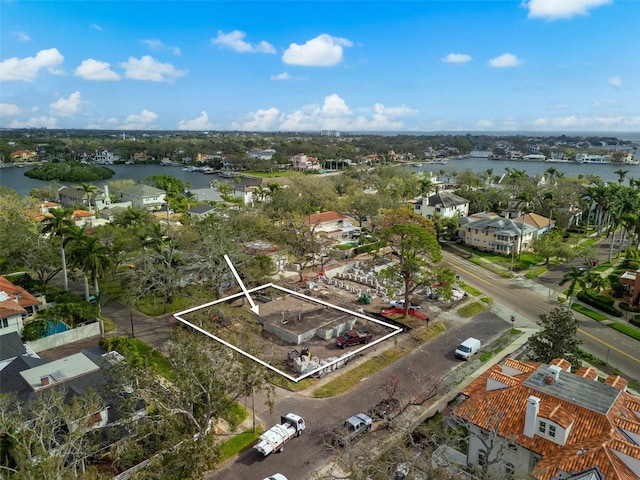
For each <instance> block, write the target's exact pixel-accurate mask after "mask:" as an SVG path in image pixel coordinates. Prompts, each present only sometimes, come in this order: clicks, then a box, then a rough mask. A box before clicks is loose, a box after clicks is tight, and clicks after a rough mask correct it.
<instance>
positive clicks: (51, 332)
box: [45, 320, 69, 337]
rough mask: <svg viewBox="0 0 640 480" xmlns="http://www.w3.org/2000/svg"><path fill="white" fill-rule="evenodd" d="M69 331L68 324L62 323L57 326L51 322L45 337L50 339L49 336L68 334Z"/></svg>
mask: <svg viewBox="0 0 640 480" xmlns="http://www.w3.org/2000/svg"><path fill="white" fill-rule="evenodd" d="M67 330H69V327H68V326H67V324H66V323H64V322H60V323H58V324H57V325H56V324H55V323H53V322H52V321H51V320H49V328H47V333H46V335H45V337H49V336H51V335H54V334H56V333H62V332H66V331H67Z"/></svg>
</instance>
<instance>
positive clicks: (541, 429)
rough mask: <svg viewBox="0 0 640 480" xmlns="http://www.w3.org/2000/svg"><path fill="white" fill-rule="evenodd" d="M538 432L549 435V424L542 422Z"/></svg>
mask: <svg viewBox="0 0 640 480" xmlns="http://www.w3.org/2000/svg"><path fill="white" fill-rule="evenodd" d="M538 432H540V433H547V422H540V424H539V425H538Z"/></svg>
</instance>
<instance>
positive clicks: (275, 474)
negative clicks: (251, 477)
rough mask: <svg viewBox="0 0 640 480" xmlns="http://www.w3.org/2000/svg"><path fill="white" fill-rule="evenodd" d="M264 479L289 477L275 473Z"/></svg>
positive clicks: (279, 479)
mask: <svg viewBox="0 0 640 480" xmlns="http://www.w3.org/2000/svg"><path fill="white" fill-rule="evenodd" d="M264 480H287V477H285V476H284V475H283V474H281V473H274V474H273V475H271V476H270V477H267V478H265V479H264Z"/></svg>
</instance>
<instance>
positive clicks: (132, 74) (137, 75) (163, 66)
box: [120, 55, 188, 83]
mask: <svg viewBox="0 0 640 480" xmlns="http://www.w3.org/2000/svg"><path fill="white" fill-rule="evenodd" d="M120 66H121V67H122V68H124V69H125V74H124V75H125V77H127V78H130V79H132V80H147V81H150V82H167V83H173V82H174V81H175V79H176V78H178V77H184V76H185V75H186V74H187V73H188V71H187V70H176V68H175V67H174V66H173V65H171V64H170V63H160V62H158V61H157V60H156V59H155V58H153V57H151V56H149V55H144V56H143V57H141V58H140V59H137V58H134V57H129V60H128V61H127V62H123V63H121V64H120Z"/></svg>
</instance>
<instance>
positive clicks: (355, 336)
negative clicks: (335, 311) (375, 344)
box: [336, 330, 373, 348]
mask: <svg viewBox="0 0 640 480" xmlns="http://www.w3.org/2000/svg"><path fill="white" fill-rule="evenodd" d="M372 338H373V335H371V334H370V333H369V332H367V331H364V332H358V331H357V330H348V331H346V332H342V333H341V334H340V335H338V337H337V338H336V345H337V346H339V347H340V348H344V347H350V346H351V345H359V344H361V343H369V341H370V340H371V339H372Z"/></svg>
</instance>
